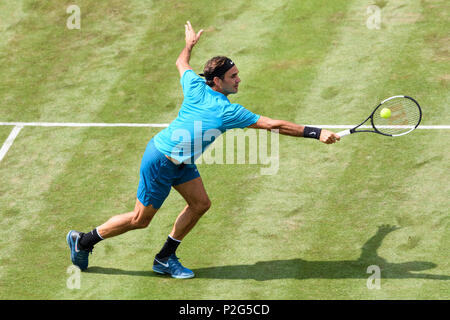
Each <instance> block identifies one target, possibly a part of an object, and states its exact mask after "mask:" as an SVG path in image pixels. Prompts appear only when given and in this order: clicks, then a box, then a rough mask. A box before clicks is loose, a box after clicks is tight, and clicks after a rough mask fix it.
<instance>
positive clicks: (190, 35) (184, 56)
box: [176, 21, 203, 77]
mask: <svg viewBox="0 0 450 320" xmlns="http://www.w3.org/2000/svg"><path fill="white" fill-rule="evenodd" d="M184 29H185V34H186V37H185V41H186V45H185V47H184V48H183V50H182V51H181V53H180V55H179V56H178V59H177V61H176V66H177V68H178V71H179V72H180V77H181V76H182V75H183V73H184V72H185V71H186V70H190V69H192V68H191V66H190V65H189V60H190V59H191V52H192V48H193V47H194V46H195V45H196V44H197V42H198V40H199V39H200V36H201V35H202V33H203V29H201V30H200V31H199V32H197V33H195V31H194V28H192V25H191V23H190V22H189V21H187V22H186V24H185V25H184Z"/></svg>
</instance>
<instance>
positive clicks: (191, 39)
mask: <svg viewBox="0 0 450 320" xmlns="http://www.w3.org/2000/svg"><path fill="white" fill-rule="evenodd" d="M184 29H185V33H186V46H187V47H188V48H192V47H193V46H195V44H196V43H197V42H198V40H199V39H200V36H201V35H202V33H203V29H201V30H200V31H199V32H197V33H195V31H194V28H192V25H191V23H190V22H189V21H187V22H186V24H185V25H184Z"/></svg>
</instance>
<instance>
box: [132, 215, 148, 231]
mask: <svg viewBox="0 0 450 320" xmlns="http://www.w3.org/2000/svg"><path fill="white" fill-rule="evenodd" d="M150 220H151V219H148V218H144V217H135V218H134V219H133V220H132V221H131V224H132V226H133V229H144V228H147V227H148V225H149V224H150Z"/></svg>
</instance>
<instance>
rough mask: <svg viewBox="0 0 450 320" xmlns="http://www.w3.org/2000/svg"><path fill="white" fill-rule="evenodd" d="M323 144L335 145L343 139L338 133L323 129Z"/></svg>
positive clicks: (321, 137)
mask: <svg viewBox="0 0 450 320" xmlns="http://www.w3.org/2000/svg"><path fill="white" fill-rule="evenodd" d="M319 140H320V141H321V142H323V143H326V144H333V143H335V142H336V141H339V140H341V137H339V136H338V135H337V134H336V133H334V132H331V131H329V130H326V129H322V131H321V133H320V139H319Z"/></svg>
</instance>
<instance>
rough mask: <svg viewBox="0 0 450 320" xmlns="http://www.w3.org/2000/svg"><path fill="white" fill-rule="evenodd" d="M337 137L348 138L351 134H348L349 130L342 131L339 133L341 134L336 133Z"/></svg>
mask: <svg viewBox="0 0 450 320" xmlns="http://www.w3.org/2000/svg"><path fill="white" fill-rule="evenodd" d="M336 134H337V135H338V136H339V137H341V138H342V137H344V136H348V135H349V134H351V132H350V130H349V129H347V130H344V131H341V132H338V133H336Z"/></svg>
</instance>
